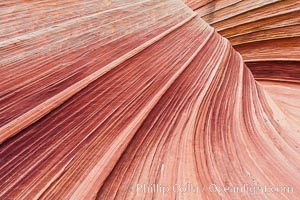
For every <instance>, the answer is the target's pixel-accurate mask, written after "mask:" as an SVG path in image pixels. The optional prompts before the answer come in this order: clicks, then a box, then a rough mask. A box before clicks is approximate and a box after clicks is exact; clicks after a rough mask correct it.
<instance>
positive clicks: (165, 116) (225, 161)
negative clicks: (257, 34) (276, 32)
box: [0, 0, 300, 199]
mask: <svg viewBox="0 0 300 200" xmlns="http://www.w3.org/2000/svg"><path fill="white" fill-rule="evenodd" d="M209 2H211V1H207V2H206V3H208V4H204V3H203V2H202V3H203V6H207V5H209ZM220 2H223V1H220ZM245 2H246V1H245ZM194 3H196V4H194V8H195V9H197V8H198V9H200V10H201V8H202V7H200V8H199V5H197V1H194ZM0 10H1V14H0V19H1V20H0V27H1V28H0V58H1V59H0V65H1V68H0V75H1V77H2V79H1V84H0V113H1V115H0V126H1V128H0V162H1V165H0V198H1V199H144V198H145V199H151V198H157V199H161V198H167V199H175V198H177V199H239V198H245V199H253V198H256V199H266V198H272V199H297V198H299V189H300V184H299V180H300V173H299V172H300V168H299V166H300V157H299V153H300V150H299V143H300V138H299V130H300V127H299V112H295V110H294V109H295V108H297V106H298V105H297V103H295V102H294V104H290V101H286V100H285V98H282V96H281V95H282V94H283V93H282V92H277V91H278V88H277V87H283V86H282V84H279V85H273V84H270V81H266V83H265V84H264V85H262V84H261V83H258V82H256V81H255V79H254V77H253V75H252V73H251V71H250V70H249V69H248V67H247V66H246V65H245V64H244V61H243V59H242V57H241V56H240V54H239V53H237V52H236V51H235V50H234V48H232V47H231V44H230V43H229V42H228V40H227V39H225V38H223V37H222V36H221V35H219V34H218V33H217V32H216V31H215V29H213V28H212V27H211V26H209V25H208V24H207V23H206V22H205V21H203V20H202V19H201V18H200V16H201V15H200V16H199V14H198V16H197V14H196V13H195V12H193V11H192V10H191V9H189V8H188V7H187V6H185V5H184V3H183V2H182V1H180V0H143V1H137V0H116V1H101V2H99V1H59V2H57V1H52V0H46V1H14V2H10V1H7V2H4V3H0ZM209 10H211V9H208V11H206V12H210V11H209ZM198 11H199V10H198ZM203 18H204V19H205V20H207V19H206V18H205V17H203ZM212 20H213V19H212ZM216 30H218V31H220V29H218V28H216ZM226 30H228V29H226ZM221 34H222V33H221ZM295 38H296V40H297V37H294V39H295ZM229 39H230V38H229ZM236 40H237V41H239V39H236ZM241 41H244V40H241ZM241 44H242V45H244V44H247V45H248V42H247V41H246V42H244V43H241ZM234 45H235V43H234ZM234 47H235V48H236V46H234ZM236 49H238V48H236ZM240 49H241V48H240ZM298 50H299V49H297V48H296V49H295V52H299V51H298ZM241 53H242V52H241ZM242 55H243V56H244V54H243V53H242ZM294 55H296V54H294ZM259 56H261V55H258V57H259ZM249 58H251V56H249ZM246 61H247V63H248V62H249V61H248V60H247V59H246ZM251 62H252V61H251ZM264 62H265V61H264ZM294 62H297V61H296V60H292V61H291V62H290V65H291V68H293V67H294V66H295V65H294V64H295V63H294ZM269 64H270V65H272V66H273V64H274V63H273V62H272V61H271V62H270V63H269ZM296 65H297V64H296ZM253 69H255V67H254V68H253ZM276 69H279V68H276ZM256 70H257V71H260V70H261V69H260V68H256ZM275 72H276V71H275ZM285 72H286V75H284V76H280V77H281V78H282V77H285V79H286V80H290V79H293V80H294V82H297V81H298V80H299V78H300V77H299V76H298V75H297V74H296V75H295V74H294V75H293V76H292V75H290V74H291V73H288V71H285ZM257 74H262V73H257ZM267 74H268V73H266V75H267ZM277 74H278V73H276V74H275V75H274V76H277ZM257 77H258V76H257ZM273 78H274V77H273ZM286 84H287V85H285V86H284V87H286V90H284V91H286V92H287V93H288V94H289V95H290V96H292V98H291V99H294V100H295V99H299V95H297V93H296V95H295V94H294V93H293V92H294V90H295V91H299V88H296V86H295V85H296V84H294V83H293V87H289V84H291V83H290V82H287V83H286ZM292 90H293V91H292ZM271 91H273V92H271ZM298 109H299V107H298ZM188 183H192V184H193V185H195V186H198V187H199V188H200V187H201V189H199V191H198V192H185V193H184V192H178V191H169V192H168V193H163V192H154V191H153V190H152V192H151V191H142V190H141V189H140V188H137V187H136V186H137V185H141V184H146V185H148V186H149V185H151V184H160V185H162V186H168V187H170V188H171V189H172V186H174V185H185V184H188ZM212 184H215V185H219V186H242V185H249V186H251V185H255V184H259V185H266V186H288V187H290V188H292V191H290V192H274V193H271V192H269V193H268V192H257V193H255V194H253V193H251V192H245V191H244V192H236V193H235V192H224V191H223V192H216V191H211V190H209V187H208V186H210V185H212ZM202 186H203V189H202ZM177 189H178V188H177Z"/></svg>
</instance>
